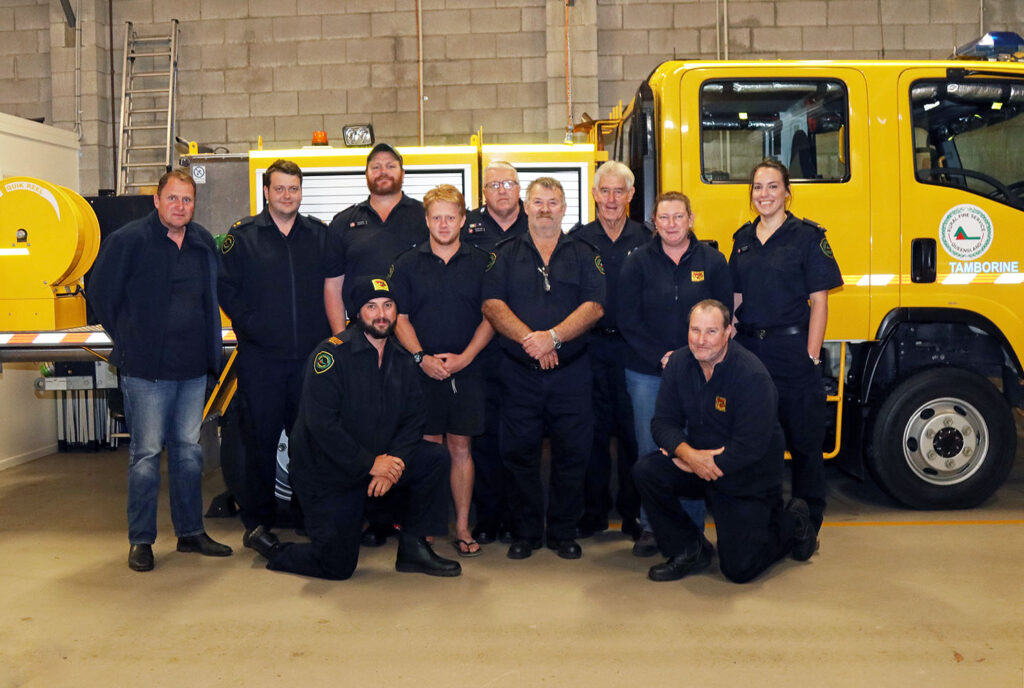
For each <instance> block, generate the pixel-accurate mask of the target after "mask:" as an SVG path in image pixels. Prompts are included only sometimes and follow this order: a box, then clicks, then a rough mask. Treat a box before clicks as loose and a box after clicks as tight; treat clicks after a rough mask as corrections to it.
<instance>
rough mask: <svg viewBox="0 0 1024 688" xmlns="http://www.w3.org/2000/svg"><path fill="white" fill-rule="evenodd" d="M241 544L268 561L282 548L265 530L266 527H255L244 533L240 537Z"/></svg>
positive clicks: (274, 537) (279, 542) (275, 537)
mask: <svg viewBox="0 0 1024 688" xmlns="http://www.w3.org/2000/svg"><path fill="white" fill-rule="evenodd" d="M242 544H243V545H245V546H246V547H249V548H251V549H254V550H256V551H257V552H258V553H259V554H260V556H262V557H263V558H264V559H267V560H268V561H269V560H270V559H273V558H274V557H275V556H276V555H277V553H278V552H280V551H281V547H282V546H283V545H281V541H280V540H278V539H277V536H276V535H274V534H273V533H271V532H270V531H269V530H267V528H266V526H256V527H255V528H253V529H252V530H247V531H245V535H243V536H242Z"/></svg>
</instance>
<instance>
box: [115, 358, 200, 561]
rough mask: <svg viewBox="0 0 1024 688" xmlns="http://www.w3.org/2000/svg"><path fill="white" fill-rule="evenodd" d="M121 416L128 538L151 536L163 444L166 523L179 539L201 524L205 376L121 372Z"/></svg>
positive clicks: (142, 540) (149, 539) (139, 541)
mask: <svg viewBox="0 0 1024 688" xmlns="http://www.w3.org/2000/svg"><path fill="white" fill-rule="evenodd" d="M121 389H122V390H123V391H124V409H125V419H126V420H127V422H128V432H129V433H131V436H132V437H131V447H130V451H129V453H130V463H129V464H128V540H129V542H130V543H131V544H133V545H151V544H153V542H154V541H155V540H156V504H157V494H158V493H159V491H160V453H161V452H162V451H163V448H164V446H165V445H166V447H167V474H168V476H169V477H170V481H171V485H170V493H171V521H172V522H173V523H174V533H175V534H176V535H177V536H178V537H187V536H189V535H198V534H200V533H202V532H204V528H203V492H202V478H203V455H202V450H201V449H200V447H199V426H200V425H201V424H202V421H203V401H204V397H205V396H206V376H205V375H203V376H202V377H197V378H192V379H190V380H144V379H142V378H137V377H129V376H122V378H121Z"/></svg>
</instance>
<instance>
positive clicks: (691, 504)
mask: <svg viewBox="0 0 1024 688" xmlns="http://www.w3.org/2000/svg"><path fill="white" fill-rule="evenodd" d="M660 388H661V377H659V376H658V375H645V374H644V373H638V372H636V371H635V370H630V369H629V368H626V390H627V391H628V392H629V398H630V400H631V401H632V402H633V422H634V423H635V429H636V454H637V456H646V455H647V454H650V453H651V452H653V451H658V445H656V444H655V443H654V437H653V436H652V435H651V419H652V418H654V405H655V403H656V402H657V401H658V390H659V389H660ZM679 503H680V504H681V505H682V507H683V511H685V512H686V514H687V515H688V516H689V517H690V518H691V519H692V520H693V522H694V523H695V524H696V526H697V527H698V528H700V530H701V532H704V520H705V519H706V518H707V515H708V508H707V505H705V504H704V500H702V499H692V500H691V499H680V500H679ZM640 525H641V526H642V527H643V529H644V530H650V529H651V525H650V523H649V522H648V521H647V511H645V510H644V508H643V506H641V507H640Z"/></svg>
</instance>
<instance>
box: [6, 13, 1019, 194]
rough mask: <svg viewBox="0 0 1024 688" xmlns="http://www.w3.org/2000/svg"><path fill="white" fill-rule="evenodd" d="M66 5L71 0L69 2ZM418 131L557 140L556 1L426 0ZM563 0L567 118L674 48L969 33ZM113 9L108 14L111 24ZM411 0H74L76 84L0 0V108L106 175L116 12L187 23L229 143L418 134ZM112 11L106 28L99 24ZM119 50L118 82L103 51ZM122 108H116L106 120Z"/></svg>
mask: <svg viewBox="0 0 1024 688" xmlns="http://www.w3.org/2000/svg"><path fill="white" fill-rule="evenodd" d="M73 4H77V3H73ZM420 4H421V7H422V19H423V45H422V50H423V58H424V63H423V96H424V102H423V107H424V123H423V124H424V137H425V141H426V142H427V143H465V142H467V141H468V139H469V136H470V135H471V134H472V133H474V132H475V131H476V130H477V128H478V127H481V126H482V127H483V128H484V136H485V140H487V141H492V142H540V141H560V140H562V138H563V137H564V135H565V129H566V126H567V119H568V117H567V113H566V110H567V104H566V90H565V56H564V52H563V46H564V42H565V26H564V0H517V2H498V0H420ZM727 4H728V26H729V28H728V31H727V32H725V31H723V30H721V29H720V28H716V27H717V26H718V25H719V24H720V23H721V21H722V20H723V14H724V9H725V5H726V2H725V0H677V1H675V2H670V1H668V0H574V2H573V4H572V7H571V9H570V42H571V45H572V66H571V73H572V94H573V106H572V117H573V119H574V120H576V121H579V119H580V118H581V116H582V114H583V113H584V112H586V113H587V114H589V115H591V116H592V117H599V116H602V115H605V114H607V112H608V110H609V109H610V108H611V107H613V106H614V105H615V104H616V103H617V102H618V101H619V100H623V101H628V100H629V99H630V98H632V96H633V94H634V92H635V90H636V88H637V86H638V85H639V83H640V82H641V80H643V78H644V77H646V76H647V74H648V73H649V72H650V71H651V69H653V68H654V67H655V66H657V65H658V64H659V63H660V62H662V61H663V60H666V59H672V58H691V57H692V58H700V59H714V58H715V57H716V56H722V57H724V56H725V50H726V43H725V38H726V34H727V38H728V54H729V57H731V58H734V59H736V58H740V59H745V58H751V59H773V58H810V59H819V58H936V57H945V56H946V55H948V54H949V53H950V52H951V50H952V48H953V46H954V45H958V44H961V43H964V42H966V41H968V40H970V39H972V38H974V37H976V36H977V35H978V34H979V33H980V26H979V3H978V2H976V1H975V0H731V1H730V2H728V3H727ZM984 7H985V29H986V30H1014V31H1018V32H1022V33H1024V2H1022V1H1021V0H985V2H984ZM111 9H112V13H113V21H112V22H109V23H108V19H107V16H108V11H110V10H111ZM415 9H416V3H415V0H346V1H345V2H339V1H337V0H177V1H176V2H174V3H166V2H158V1H157V0H117V1H116V2H113V3H112V5H111V4H110V3H109V0H81V13H82V18H81V19H82V38H83V48H82V97H81V100H80V103H77V102H76V100H75V97H74V95H75V92H74V83H75V78H74V77H75V74H74V64H75V62H74V49H73V48H71V47H66V46H68V45H71V44H70V43H68V41H67V37H66V30H65V26H64V17H63V12H62V10H61V9H60V4H59V3H57V2H48V1H47V0H2V2H0V111H2V112H8V113H12V114H16V115H20V116H23V117H44V118H46V120H47V121H48V122H49V123H54V124H57V125H58V126H61V127H65V128H69V129H72V128H74V126H75V109H76V108H78V109H80V110H81V121H82V141H83V155H82V166H81V169H82V180H83V181H82V189H83V191H84V192H86V193H91V192H92V191H95V190H96V189H97V188H100V187H111V186H113V184H114V169H113V168H114V163H113V138H114V135H113V134H112V133H111V131H112V127H111V122H112V121H115V120H116V116H113V117H112V115H111V110H112V106H113V109H114V111H117V112H119V110H117V108H118V107H119V103H118V102H117V101H118V96H119V91H120V76H121V75H120V70H121V61H122V57H121V46H122V44H123V40H124V22H125V21H126V20H131V21H133V22H134V23H135V25H136V28H137V29H138V30H139V31H140V33H157V32H166V31H167V30H168V26H169V24H168V22H169V20H170V19H171V17H172V16H173V17H175V18H177V19H179V20H180V22H181V34H180V35H181V42H180V61H179V82H178V99H177V112H178V133H179V135H181V136H182V137H184V138H187V139H193V140H197V141H200V142H202V143H206V144H210V145H213V146H218V147H223V148H226V149H228V150H230V151H232V152H243V151H245V150H248V149H249V148H252V147H254V146H255V144H256V140H257V137H259V136H262V137H263V141H264V145H265V146H267V147H283V146H295V145H302V144H305V143H307V142H308V141H309V138H310V135H311V133H312V131H314V130H316V129H324V130H326V131H327V132H328V134H329V136H330V137H331V139H332V141H337V140H338V139H339V138H340V135H341V126H342V125H343V124H346V123H360V122H371V123H372V124H373V125H374V129H375V131H376V133H377V135H378V138H379V139H386V140H389V141H393V142H395V143H398V144H414V143H416V142H417V141H418V138H419V131H418V129H419V119H418V115H417V105H418V100H419V93H418V88H417V81H418V70H417V40H416V12H415ZM110 23H112V25H113V29H114V31H113V34H114V36H113V40H112V41H111V40H110V38H109V31H108V29H109V26H108V24H110ZM111 56H113V62H114V65H115V70H116V72H117V74H116V79H115V87H114V89H113V90H114V91H115V93H114V94H113V95H112V94H111V87H110V77H109V64H110V58H111ZM115 123H116V122H115Z"/></svg>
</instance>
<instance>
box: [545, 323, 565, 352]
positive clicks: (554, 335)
mask: <svg viewBox="0 0 1024 688" xmlns="http://www.w3.org/2000/svg"><path fill="white" fill-rule="evenodd" d="M548 334H550V335H551V342H552V343H553V344H554V345H555V351H558V350H559V349H561V348H562V340H561V339H559V338H558V333H557V332H555V328H553V327H552V328H551V329H550V330H548Z"/></svg>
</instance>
